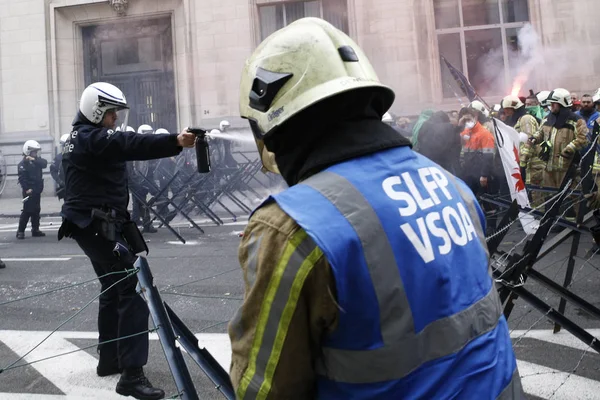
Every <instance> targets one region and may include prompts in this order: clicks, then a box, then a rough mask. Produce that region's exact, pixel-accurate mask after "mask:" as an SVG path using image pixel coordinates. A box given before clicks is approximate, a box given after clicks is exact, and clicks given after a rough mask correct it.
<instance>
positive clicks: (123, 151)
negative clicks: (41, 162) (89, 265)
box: [62, 114, 182, 228]
mask: <svg viewBox="0 0 600 400" xmlns="http://www.w3.org/2000/svg"><path fill="white" fill-rule="evenodd" d="M181 150H182V148H181V147H180V146H179V145H178V144H177V134H172V135H138V134H137V133H131V132H115V131H113V130H112V129H106V128H102V127H101V126H99V125H94V124H92V123H90V122H89V121H88V120H87V119H86V118H85V117H83V116H82V115H80V114H79V115H78V116H77V117H76V118H75V121H74V122H73V132H72V133H71V136H70V137H69V140H67V143H65V147H64V151H63V163H62V165H63V168H64V172H65V189H66V193H65V203H64V204H63V207H62V216H63V217H64V218H65V219H67V220H69V221H70V222H72V223H74V224H76V225H78V226H79V227H80V228H85V227H87V226H88V225H89V224H90V223H91V220H92V218H91V211H92V209H93V208H104V209H111V210H115V211H116V212H117V214H118V215H120V216H122V217H124V218H129V214H128V213H127V206H128V203H129V190H128V187H127V183H128V182H127V168H126V162H127V161H135V160H150V159H156V158H162V157H170V156H173V155H176V154H179V153H180V152H181Z"/></svg>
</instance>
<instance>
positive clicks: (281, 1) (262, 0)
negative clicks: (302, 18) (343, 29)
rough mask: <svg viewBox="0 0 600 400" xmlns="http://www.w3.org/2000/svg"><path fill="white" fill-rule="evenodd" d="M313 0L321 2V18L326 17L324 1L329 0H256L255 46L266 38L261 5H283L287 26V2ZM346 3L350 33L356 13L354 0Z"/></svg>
mask: <svg viewBox="0 0 600 400" xmlns="http://www.w3.org/2000/svg"><path fill="white" fill-rule="evenodd" d="M311 1H318V2H319V18H321V19H324V18H323V1H327V0H255V6H256V7H254V10H255V12H256V18H255V21H256V26H257V29H256V43H255V46H258V45H259V44H260V43H261V42H262V41H263V40H264V39H263V37H262V25H261V23H260V9H261V7H268V6H277V5H281V6H282V7H283V27H284V28H285V27H286V26H287V13H286V9H285V6H286V4H292V3H308V2H311ZM342 1H344V2H345V3H346V10H347V14H348V15H347V17H346V18H347V21H346V24H347V26H348V32H347V34H348V35H350V34H351V32H352V31H353V29H352V28H353V27H352V24H351V22H352V21H353V14H354V11H353V10H354V8H353V7H351V6H353V1H352V0H342Z"/></svg>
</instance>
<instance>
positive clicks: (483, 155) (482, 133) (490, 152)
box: [461, 122, 496, 180]
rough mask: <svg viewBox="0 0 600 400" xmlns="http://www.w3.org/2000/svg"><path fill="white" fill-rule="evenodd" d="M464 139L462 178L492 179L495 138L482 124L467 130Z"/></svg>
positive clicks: (463, 135) (464, 132) (463, 133)
mask: <svg viewBox="0 0 600 400" xmlns="http://www.w3.org/2000/svg"><path fill="white" fill-rule="evenodd" d="M461 135H462V137H463V150H462V151H463V173H462V175H461V176H462V177H465V179H467V180H468V178H466V177H475V178H478V179H479V177H481V176H484V177H491V176H492V174H493V169H494V154H495V152H496V146H495V141H494V136H493V135H492V133H491V132H490V131H488V130H487V129H486V128H485V127H484V126H483V125H482V124H481V123H479V122H477V123H476V124H475V126H474V127H473V128H472V129H465V130H464V131H463V132H462V133H461Z"/></svg>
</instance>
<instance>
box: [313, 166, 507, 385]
mask: <svg viewBox="0 0 600 400" xmlns="http://www.w3.org/2000/svg"><path fill="white" fill-rule="evenodd" d="M448 176H449V177H450V179H451V180H454V177H453V176H452V175H450V174H448ZM455 182H456V181H455ZM303 184H305V185H307V186H310V187H312V188H314V189H315V190H317V191H318V192H319V193H321V194H322V195H323V196H325V197H326V198H327V199H328V200H329V201H330V202H331V203H333V204H334V205H335V207H336V208H337V209H338V210H339V211H340V213H341V214H342V215H344V216H345V217H346V219H347V220H348V222H349V223H350V224H351V225H352V227H353V228H354V230H355V232H356V234H357V235H358V237H359V238H360V241H361V244H362V246H363V251H364V255H365V258H366V262H367V266H368V268H369V272H370V275H371V280H372V282H373V286H374V288H375V293H376V295H377V300H378V303H379V311H380V321H381V334H382V338H383V341H384V343H385V345H384V346H383V347H380V348H378V349H375V350H363V351H355V350H341V349H334V348H327V347H325V348H323V358H322V359H321V360H319V362H318V363H317V366H316V369H317V372H318V373H319V374H321V375H325V376H327V377H328V378H330V379H333V380H335V381H341V382H346V383H357V384H359V383H375V382H381V381H387V380H395V379H401V378H403V377H405V376H406V375H408V374H409V373H411V372H412V371H414V370H415V369H417V368H418V367H419V366H421V365H422V364H424V363H426V362H428V361H432V360H435V359H437V358H441V357H444V356H447V355H450V354H453V353H456V352H458V351H459V350H461V349H462V348H463V347H464V346H465V345H466V344H467V343H469V342H470V341H471V340H472V339H474V338H476V337H478V336H480V335H482V334H484V333H486V332H489V331H491V330H492V329H494V328H495V327H496V325H497V324H498V319H499V318H500V317H501V315H502V306H501V304H500V301H499V298H498V293H497V291H496V289H495V287H494V285H492V287H491V290H490V291H489V293H488V294H487V295H486V296H485V297H484V298H482V299H481V300H479V301H478V302H476V303H475V304H473V305H472V306H471V307H469V308H467V309H465V310H463V311H462V312H459V313H457V314H455V315H452V316H449V317H447V318H443V319H439V320H436V321H434V322H433V323H431V324H429V325H428V326H426V327H425V329H424V330H422V331H421V332H419V333H417V334H416V333H415V329H414V323H413V320H412V313H411V308H410V305H409V303H408V300H407V297H406V293H405V291H404V286H403V283H402V280H401V279H400V276H399V274H398V271H397V269H395V268H389V267H388V266H390V265H394V264H395V263H396V261H395V258H394V254H393V251H392V248H391V246H390V244H389V241H388V240H387V235H386V233H385V232H384V229H383V227H382V226H381V224H380V223H378V222H377V221H378V217H377V215H376V214H375V211H374V210H373V208H372V207H371V205H370V204H369V203H368V202H367V201H366V200H365V199H364V197H363V196H362V194H361V193H360V192H358V190H357V189H356V188H355V187H354V186H353V185H352V184H351V183H350V182H348V181H347V180H346V179H345V178H344V177H342V176H340V175H337V174H335V173H332V172H322V173H320V174H318V175H315V176H314V177H312V178H309V179H308V180H306V181H305V182H303ZM457 188H458V190H459V192H462V193H460V194H461V197H463V199H465V202H466V204H467V206H468V208H469V211H470V214H471V216H472V218H473V220H474V221H476V222H475V223H474V225H475V229H476V233H477V236H478V239H479V240H480V242H482V244H483V245H484V248H485V249H486V252H487V246H486V245H485V237H484V235H483V230H482V228H481V224H479V223H477V222H478V220H479V216H478V214H477V211H476V210H475V206H474V204H473V201H472V200H471V197H470V196H468V195H467V194H466V192H464V191H463V190H462V188H461V187H460V185H458V184H457ZM357 208H358V209H360V210H361V213H353V212H352V211H353V210H356V209H357ZM475 317H477V318H475ZM473 320H477V322H478V324H477V325H472V324H471V323H470V321H473ZM365 365H368V366H369V368H364V366H365Z"/></svg>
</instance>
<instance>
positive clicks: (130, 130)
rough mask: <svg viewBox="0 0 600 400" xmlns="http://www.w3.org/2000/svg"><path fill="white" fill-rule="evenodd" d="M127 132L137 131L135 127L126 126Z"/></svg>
mask: <svg viewBox="0 0 600 400" xmlns="http://www.w3.org/2000/svg"><path fill="white" fill-rule="evenodd" d="M125 132H133V133H135V129H133V127H131V126H128V127H127V128H125Z"/></svg>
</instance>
